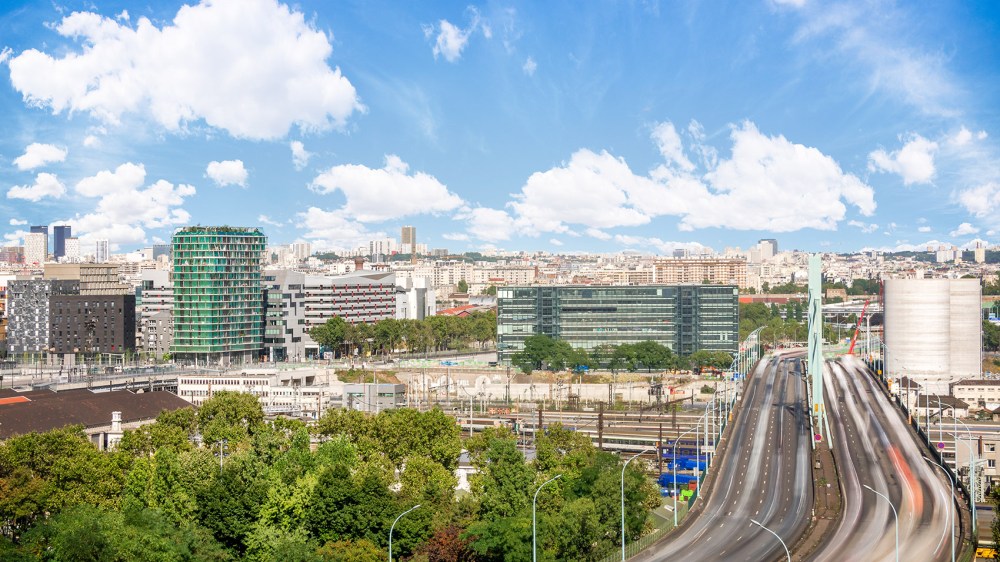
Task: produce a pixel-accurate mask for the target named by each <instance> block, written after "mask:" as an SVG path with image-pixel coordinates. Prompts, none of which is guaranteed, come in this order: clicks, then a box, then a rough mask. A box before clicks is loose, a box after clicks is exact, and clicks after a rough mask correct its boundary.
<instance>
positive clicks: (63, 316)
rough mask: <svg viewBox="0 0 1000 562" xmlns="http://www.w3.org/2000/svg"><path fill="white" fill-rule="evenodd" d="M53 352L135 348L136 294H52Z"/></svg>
mask: <svg viewBox="0 0 1000 562" xmlns="http://www.w3.org/2000/svg"><path fill="white" fill-rule="evenodd" d="M48 333H49V352H50V353H56V354H59V355H75V354H77V353H84V354H92V353H131V352H134V351H135V295H52V297H51V298H50V299H49V330H48Z"/></svg>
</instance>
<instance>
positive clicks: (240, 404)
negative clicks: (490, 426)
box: [198, 391, 264, 447]
mask: <svg viewBox="0 0 1000 562" xmlns="http://www.w3.org/2000/svg"><path fill="white" fill-rule="evenodd" d="M263 425H264V410H263V408H261V405H260V401H258V400H257V397H256V396H254V395H252V394H245V393H242V392H229V391H221V392H216V393H215V395H214V396H212V397H211V398H209V399H208V400H206V401H205V402H204V403H203V404H202V405H201V407H200V408H199V409H198V427H199V428H200V429H201V435H202V438H203V439H204V441H205V443H218V442H220V441H222V440H223V439H225V440H226V441H228V442H229V445H230V447H233V446H235V445H236V444H237V443H238V442H241V441H246V440H247V439H248V438H249V437H250V436H252V435H253V434H254V433H256V432H257V431H258V430H260V429H261V427H262V426H263Z"/></svg>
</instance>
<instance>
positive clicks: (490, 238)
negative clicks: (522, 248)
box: [455, 207, 517, 242]
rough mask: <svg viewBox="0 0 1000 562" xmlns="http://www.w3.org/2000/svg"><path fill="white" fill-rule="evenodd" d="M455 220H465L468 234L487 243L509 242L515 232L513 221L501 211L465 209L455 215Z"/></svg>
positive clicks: (480, 208) (481, 208) (484, 208)
mask: <svg viewBox="0 0 1000 562" xmlns="http://www.w3.org/2000/svg"><path fill="white" fill-rule="evenodd" d="M455 218H457V219H462V220H465V221H466V223H467V225H468V227H467V230H468V232H469V234H471V235H472V236H475V237H476V238H478V239H479V240H484V241H487V242H499V241H502V240H510V238H511V236H512V235H514V234H515V232H517V225H516V224H515V223H514V219H513V218H512V217H511V216H510V215H509V214H507V212H506V211H503V210H501V209H490V208H488V207H476V208H475V209H465V210H463V211H461V212H459V213H458V214H456V215H455Z"/></svg>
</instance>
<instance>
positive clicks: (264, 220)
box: [257, 215, 282, 228]
mask: <svg viewBox="0 0 1000 562" xmlns="http://www.w3.org/2000/svg"><path fill="white" fill-rule="evenodd" d="M257 222H259V223H261V224H266V225H270V226H276V227H278V228H281V227H282V224H281V223H280V222H276V221H273V220H271V218H270V217H268V216H267V215H260V216H258V217H257Z"/></svg>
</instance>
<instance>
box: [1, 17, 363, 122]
mask: <svg viewBox="0 0 1000 562" xmlns="http://www.w3.org/2000/svg"><path fill="white" fill-rule="evenodd" d="M53 29H54V30H55V31H56V32H57V33H59V34H60V35H62V36H63V37H66V38H69V39H72V40H75V41H77V42H78V43H79V44H80V49H78V50H70V51H69V52H65V53H62V52H60V53H59V54H56V55H50V54H48V53H45V52H42V51H39V50H37V49H29V50H26V51H23V52H22V53H21V54H19V55H17V56H15V57H12V58H11V59H10V61H9V63H8V64H9V67H10V78H11V83H12V84H13V86H14V88H15V89H16V90H17V91H18V92H20V93H21V95H22V96H23V97H24V100H25V102H27V103H28V104H29V105H32V106H36V107H44V108H48V109H50V110H51V111H52V112H53V113H56V114H59V113H62V112H63V111H66V112H68V113H77V112H79V113H89V114H90V115H91V116H93V117H95V118H97V119H99V120H101V121H103V122H105V123H110V124H118V123H120V120H121V118H122V117H123V116H124V115H126V114H139V115H142V116H148V117H149V118H151V119H152V120H153V121H155V122H156V123H158V124H160V125H161V126H163V127H165V128H166V129H168V130H171V131H176V130H179V129H182V128H184V127H185V125H187V124H188V123H192V122H196V121H199V120H204V122H205V123H207V124H208V125H210V126H212V127H216V128H219V129H223V130H225V131H227V132H228V133H229V134H230V135H232V136H234V137H239V138H249V139H272V138H278V137H281V136H284V135H285V134H286V133H287V132H288V130H289V129H290V128H291V127H292V126H293V125H297V126H298V127H299V128H300V129H304V130H326V129H330V128H341V127H343V126H344V125H345V123H346V121H347V119H348V118H349V117H350V116H351V115H352V114H353V113H354V112H356V111H364V106H363V105H362V104H361V102H360V100H359V99H358V96H357V93H356V91H355V88H354V86H353V85H352V84H351V83H350V81H349V80H348V79H347V78H346V77H344V76H343V75H342V74H341V72H340V69H339V68H330V67H329V66H328V65H327V62H326V61H327V59H329V58H330V55H331V53H332V47H331V44H330V38H329V37H328V36H327V35H326V34H325V33H324V32H323V31H320V30H317V29H316V28H315V27H314V26H313V25H312V24H311V23H309V22H307V21H306V18H305V16H304V15H303V14H302V12H299V11H295V10H293V9H291V8H289V7H288V6H287V5H284V4H281V3H278V2H277V1H276V0H213V1H207V0H206V1H203V2H202V3H200V4H197V5H195V6H183V7H181V8H180V9H179V10H178V12H177V14H176V16H175V17H174V19H173V21H172V22H170V23H167V24H164V25H163V27H157V25H156V24H154V23H153V22H151V21H150V20H149V19H147V18H139V19H138V20H137V21H136V22H135V23H134V25H133V24H130V23H127V22H121V21H116V20H114V19H111V18H108V17H104V16H101V15H99V14H96V13H92V12H74V13H73V14H71V15H69V16H66V17H64V18H63V19H62V20H61V21H60V22H59V23H58V24H56V25H55V26H54V27H53ZM205 53H211V54H212V56H204V54H205Z"/></svg>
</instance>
